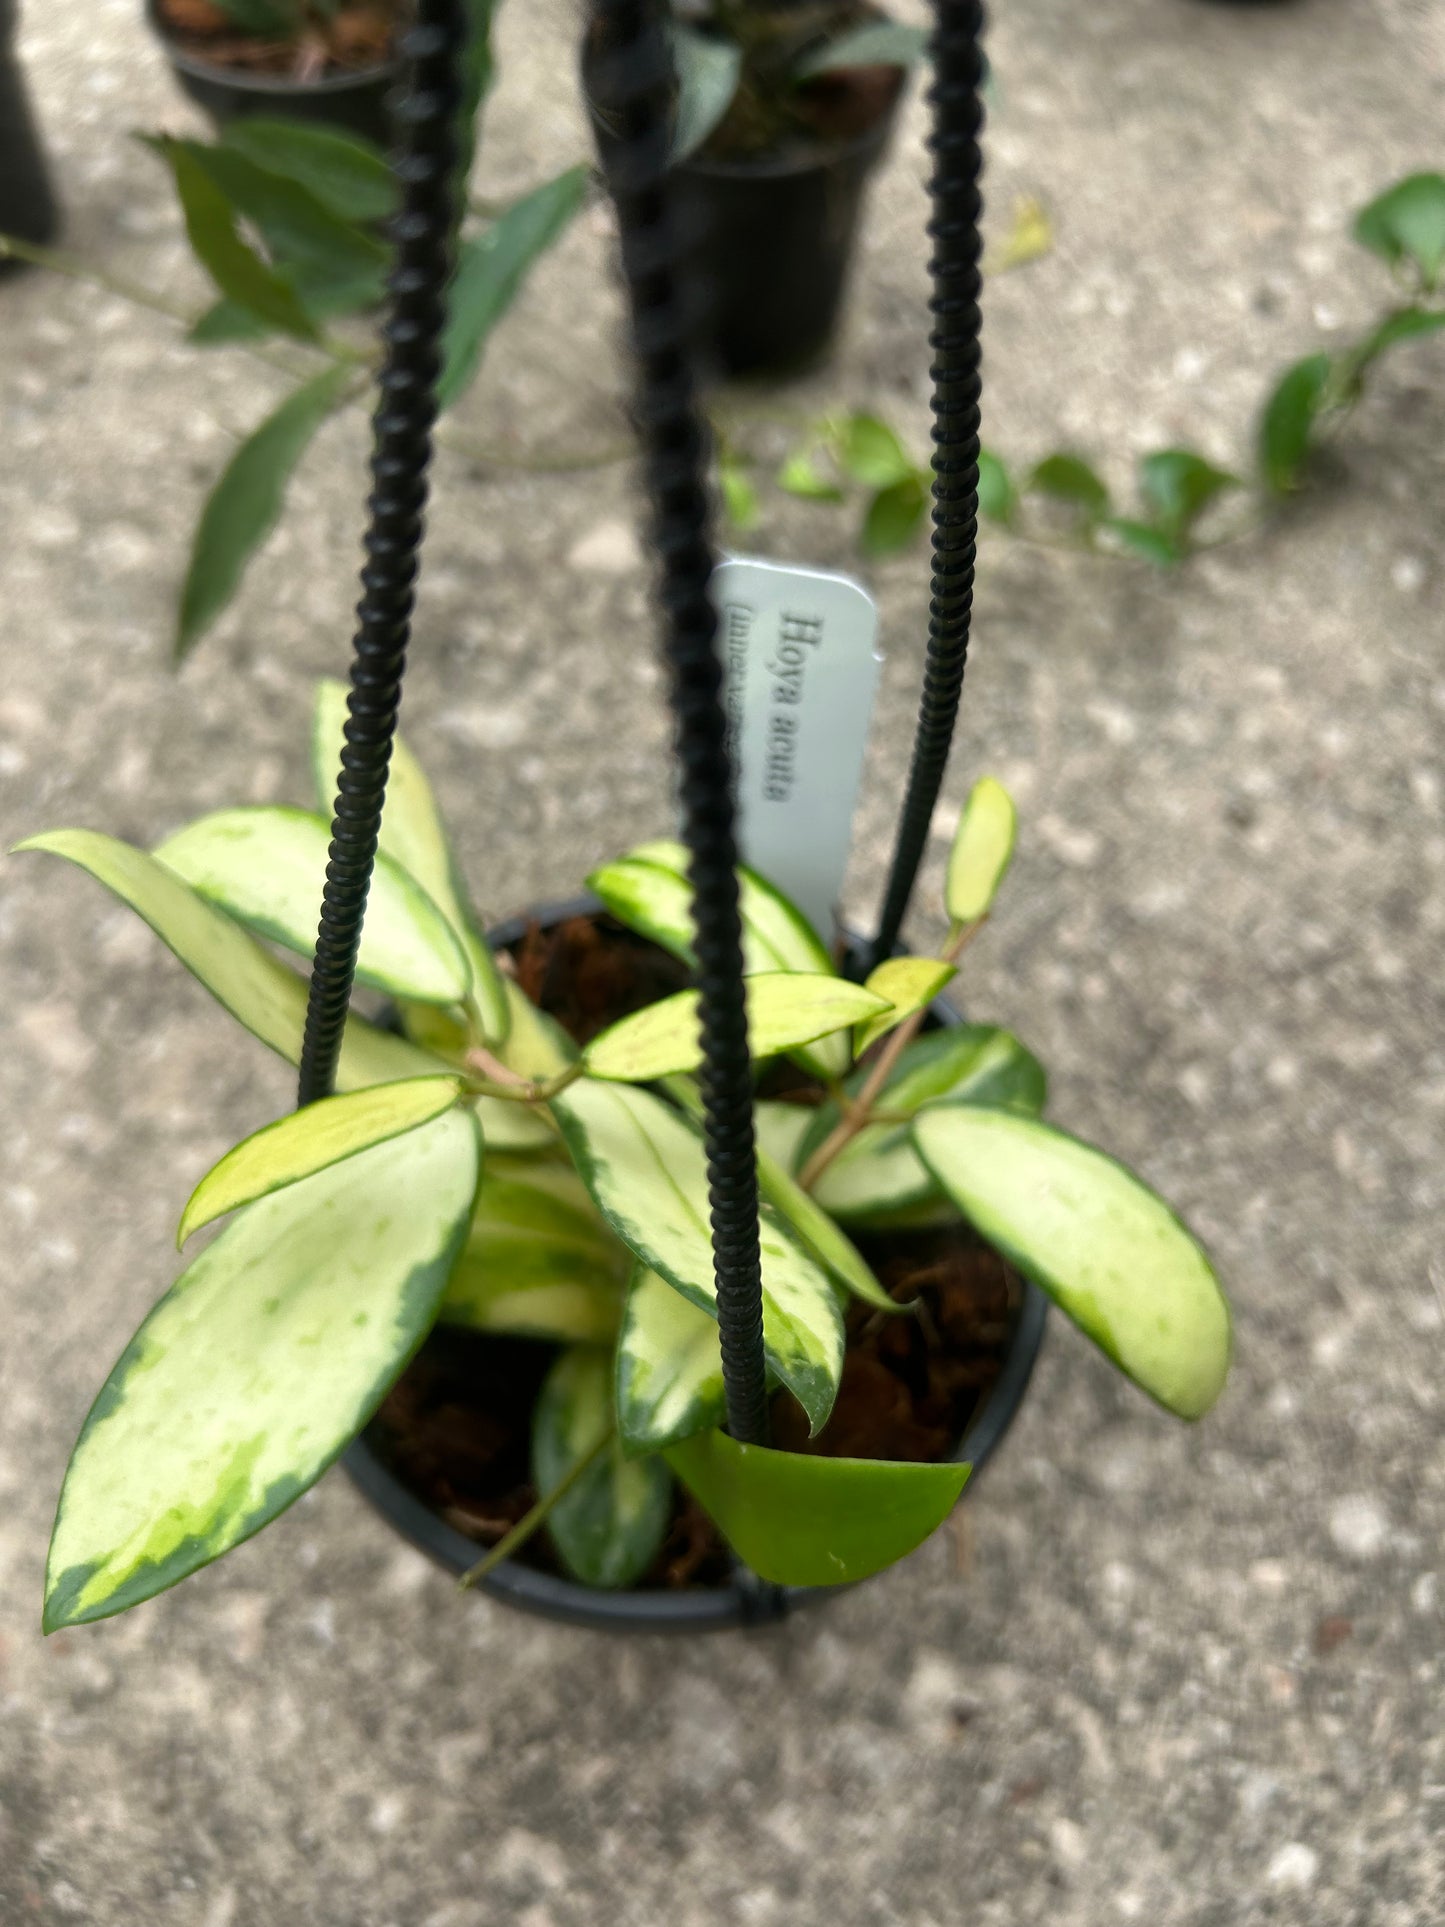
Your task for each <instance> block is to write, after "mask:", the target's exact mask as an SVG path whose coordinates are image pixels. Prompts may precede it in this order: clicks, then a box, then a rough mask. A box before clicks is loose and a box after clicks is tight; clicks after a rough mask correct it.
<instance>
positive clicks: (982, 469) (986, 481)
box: [978, 448, 1018, 523]
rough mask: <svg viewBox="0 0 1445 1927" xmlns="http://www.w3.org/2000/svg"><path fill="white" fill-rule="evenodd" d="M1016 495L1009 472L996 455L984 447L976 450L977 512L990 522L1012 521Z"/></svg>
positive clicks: (1016, 504)
mask: <svg viewBox="0 0 1445 1927" xmlns="http://www.w3.org/2000/svg"><path fill="white" fill-rule="evenodd" d="M1017 507H1018V496H1017V494H1016V493H1015V491H1014V485H1013V483H1012V481H1011V480H1010V479H1009V472H1008V470H1007V469H1006V468H1005V467H1004V465H1003V463H1002V462H1001V461H1000V460H999V458H998V456H997V455H991V454H990V453H989V451H988V450H987V449H986V448H981V449H980V450H979V452H978V512H979V514H980V515H986V516H987V517H988V519H989V521H990V522H1003V523H1009V522H1012V520H1013V518H1014V511H1015V510H1016V509H1017Z"/></svg>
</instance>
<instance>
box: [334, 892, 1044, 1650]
mask: <svg viewBox="0 0 1445 1927" xmlns="http://www.w3.org/2000/svg"><path fill="white" fill-rule="evenodd" d="M598 909H599V906H598V904H597V902H596V900H595V898H591V897H583V898H579V899H577V900H575V901H572V902H568V903H564V904H549V905H546V906H544V907H543V908H542V909H540V910H539V911H537V912H535V913H534V915H533V916H532V917H530V918H518V919H516V920H514V921H513V922H510V923H507V924H504V925H502V926H501V927H500V928H498V929H495V930H493V931H492V932H491V933H490V938H489V940H490V942H491V944H492V945H493V947H494V948H495V949H498V950H507V949H509V948H511V947H512V946H515V945H517V944H518V943H520V942H521V940H522V938H523V936H524V934H525V932H526V931H527V929H528V927H529V925H532V926H534V927H537V926H540V928H542V929H543V930H548V929H553V928H555V927H556V926H557V925H559V924H561V923H563V922H564V921H567V920H569V919H572V918H577V917H592V916H594V915H595V914H596V912H597V911H598ZM961 1021H962V1020H961V1019H960V1017H959V1015H958V1013H957V1012H956V1011H955V1010H954V1009H953V1008H952V1007H951V1006H950V1005H949V1004H947V1003H946V1002H944V1001H942V1000H939V1001H938V1002H937V1003H935V1004H934V1006H933V1009H932V1023H931V1025H930V1027H931V1028H932V1027H946V1026H951V1025H956V1024H958V1023H960V1022H961ZM1047 1309H1048V1300H1047V1299H1046V1298H1045V1297H1044V1295H1043V1293H1042V1292H1041V1291H1039V1290H1038V1288H1037V1287H1036V1286H1034V1285H1033V1284H1031V1283H1028V1282H1027V1281H1025V1280H1020V1281H1019V1293H1018V1296H1017V1299H1016V1302H1015V1304H1014V1308H1013V1312H1012V1316H1011V1319H1010V1324H1009V1331H1008V1336H1007V1339H1006V1341H1005V1344H1004V1350H1003V1354H1002V1358H1001V1360H1000V1367H999V1370H998V1374H997V1377H996V1378H995V1379H994V1381H993V1383H992V1384H991V1385H990V1386H989V1387H988V1389H987V1390H986V1391H985V1392H984V1393H983V1395H982V1396H981V1398H980V1399H979V1401H978V1403H977V1405H976V1406H975V1408H974V1410H973V1412H972V1414H971V1416H970V1417H969V1419H968V1421H967V1423H966V1425H965V1427H964V1429H963V1432H962V1435H961V1436H960V1437H959V1438H958V1439H957V1440H956V1441H955V1443H954V1448H953V1450H952V1451H951V1452H950V1453H949V1454H948V1455H947V1456H949V1457H950V1458H952V1459H954V1460H955V1461H957V1462H963V1461H967V1462H969V1463H970V1464H971V1465H972V1466H973V1468H974V1476H975V1477H976V1476H977V1474H978V1472H979V1470H980V1469H981V1468H982V1467H983V1465H984V1464H985V1463H986V1462H987V1460H988V1459H989V1458H990V1457H992V1455H993V1453H994V1452H995V1451H996V1450H997V1448H998V1446H999V1443H1000V1441H1001V1440H1002V1438H1003V1436H1004V1434H1005V1432H1007V1430H1008V1428H1009V1426H1010V1425H1011V1424H1012V1423H1013V1419H1014V1415H1015V1413H1016V1412H1017V1411H1018V1409H1019V1406H1020V1405H1021V1403H1022V1402H1023V1396H1024V1392H1025V1390H1026V1389H1027V1386H1028V1382H1029V1376H1030V1374H1031V1373H1032V1371H1033V1367H1034V1361H1035V1359H1036V1358H1037V1356H1038V1351H1039V1346H1040V1344H1041V1343H1042V1340H1043V1331H1044V1320H1045V1315H1046V1312H1047ZM458 1343H459V1351H458V1356H457V1357H456V1358H454V1359H453V1360H451V1361H449V1362H448V1363H447V1364H445V1365H444V1366H443V1367H442V1372H443V1375H445V1374H446V1373H447V1372H452V1373H454V1374H456V1373H460V1374H461V1376H462V1377H463V1378H465V1379H467V1380H468V1381H469V1382H468V1384H467V1386H466V1390H467V1392H469V1393H470V1394H472V1395H473V1396H477V1395H480V1396H482V1398H483V1400H484V1402H485V1403H486V1404H487V1405H488V1406H489V1407H491V1406H494V1405H495V1407H496V1408H497V1409H498V1411H506V1409H507V1408H509V1407H511V1406H524V1407H528V1406H529V1405H530V1401H531V1398H532V1396H533V1395H534V1391H535V1387H536V1385H538V1384H540V1380H541V1376H542V1373H543V1371H544V1370H545V1359H546V1354H547V1352H548V1349H549V1348H548V1347H546V1346H544V1345H540V1344H534V1343H532V1342H530V1341H526V1340H517V1339H509V1338H501V1337H497V1338H490V1339H489V1338H485V1337H483V1336H482V1335H480V1334H464V1335H461V1336H460V1337H459V1341H458ZM448 1396H449V1394H448V1393H447V1392H446V1391H445V1390H443V1392H442V1398H443V1400H445V1399H446V1398H447V1397H448ZM513 1416H514V1417H515V1415H513ZM526 1427H527V1415H526V1414H525V1413H523V1414H522V1415H521V1417H520V1420H519V1421H518V1430H519V1435H520V1437H521V1439H522V1440H523V1441H525V1437H526ZM428 1449H430V1448H428ZM344 1463H345V1465H346V1469H347V1471H348V1472H349V1473H350V1475H351V1477H352V1479H353V1480H354V1481H355V1483H356V1485H357V1486H358V1487H359V1489H360V1490H361V1492H362V1494H363V1495H364V1496H365V1497H366V1498H367V1499H369V1500H370V1502H371V1503H372V1505H374V1506H375V1507H376V1509H377V1510H378V1511H379V1512H380V1513H382V1514H383V1516H384V1517H385V1518H386V1519H388V1520H389V1521H390V1523H391V1524H392V1525H393V1526H394V1527H395V1528H396V1530H397V1531H398V1532H399V1533H400V1534H401V1535H402V1537H403V1538H404V1539H407V1540H409V1541H410V1542H411V1544H412V1545H414V1546H416V1547H417V1548H418V1550H419V1551H421V1552H424V1553H425V1554H426V1555H427V1556H428V1558H430V1559H432V1560H434V1561H435V1562H436V1564H437V1565H439V1566H441V1567H442V1568H443V1569H444V1570H445V1571H447V1572H451V1573H455V1574H461V1573H463V1572H466V1571H467V1570H468V1569H469V1568H470V1567H471V1566H473V1565H475V1564H476V1562H477V1560H478V1559H479V1558H480V1557H481V1553H482V1548H481V1547H480V1546H479V1545H478V1543H477V1541H476V1540H475V1539H472V1538H469V1537H468V1536H467V1535H466V1534H465V1533H463V1532H461V1531H459V1530H458V1529H457V1527H456V1526H455V1525H453V1524H451V1523H450V1522H449V1521H448V1520H447V1519H445V1518H444V1517H442V1516H441V1514H440V1513H439V1512H438V1511H436V1510H434V1509H433V1508H432V1506H431V1505H429V1504H427V1503H426V1502H425V1501H424V1500H423V1499H422V1498H421V1497H420V1496H418V1494H417V1493H416V1492H415V1491H414V1490H413V1489H412V1488H411V1487H410V1486H409V1485H408V1484H407V1483H406V1481H405V1480H404V1479H403V1478H402V1477H401V1476H400V1474H399V1472H398V1470H397V1469H396V1453H395V1450H394V1443H393V1439H392V1436H391V1435H390V1434H389V1431H388V1428H387V1425H386V1423H385V1421H384V1419H378V1420H375V1421H373V1423H372V1424H371V1425H370V1426H368V1428H367V1429H366V1431H365V1432H364V1433H363V1434H362V1436H361V1437H360V1438H359V1439H358V1440H357V1441H356V1442H355V1444H353V1445H352V1446H351V1448H350V1449H349V1450H348V1452H347V1454H346V1457H345V1460H344ZM480 1588H481V1589H482V1590H484V1591H486V1592H488V1593H490V1594H491V1595H492V1596H493V1597H494V1598H496V1599H500V1600H503V1601H505V1602H506V1603H507V1604H508V1605H512V1606H518V1607H521V1608H522V1609H523V1610H524V1611H527V1612H533V1613H537V1614H540V1615H541V1616H543V1617H544V1618H548V1619H558V1620H564V1621H567V1622H569V1623H570V1624H573V1625H579V1626H592V1627H600V1628H602V1629H604V1630H611V1631H622V1632H669V1631H672V1632H713V1631H719V1630H721V1629H723V1628H727V1627H735V1626H753V1625H760V1624H766V1623H770V1622H774V1621H777V1620H780V1619H782V1618H784V1617H786V1616H787V1615H788V1614H789V1613H790V1612H791V1611H792V1610H794V1608H796V1607H797V1606H800V1605H804V1604H806V1603H808V1602H809V1601H810V1600H813V1599H815V1598H819V1597H822V1596H824V1595H825V1593H826V1592H828V1591H831V1590H834V1589H833V1588H808V1587H796V1586H794V1587H784V1586H774V1585H769V1584H767V1583H765V1582H764V1581H762V1580H760V1579H758V1578H757V1577H756V1576H755V1575H754V1574H752V1573H750V1572H748V1571H746V1570H745V1569H743V1568H741V1567H735V1568H734V1570H733V1571H732V1573H731V1575H730V1576H728V1577H727V1578H726V1579H724V1580H722V1581H721V1582H714V1583H712V1584H697V1585H693V1586H690V1587H687V1588H685V1589H667V1588H663V1587H661V1586H659V1587H657V1588H656V1589H651V1590H642V1589H638V1590H631V1591H619V1592H605V1591H599V1590H595V1589H593V1588H591V1587H588V1586H584V1585H581V1584H579V1583H578V1582H577V1581H576V1580H573V1579H569V1578H566V1577H564V1576H562V1575H560V1574H558V1573H555V1572H549V1571H545V1570H543V1569H541V1568H540V1567H538V1566H535V1565H532V1564H527V1563H522V1562H521V1561H519V1560H516V1559H511V1560H504V1561H503V1562H502V1563H501V1564H500V1565H498V1566H496V1567H494V1568H493V1569H492V1571H491V1572H489V1573H488V1574H486V1575H485V1576H484V1577H483V1578H482V1580H481V1581H480Z"/></svg>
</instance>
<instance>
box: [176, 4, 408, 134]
mask: <svg viewBox="0 0 1445 1927" xmlns="http://www.w3.org/2000/svg"><path fill="white" fill-rule="evenodd" d="M146 18H147V19H148V20H149V22H150V25H151V29H152V31H153V32H154V34H155V36H156V38H157V39H158V40H159V41H160V43H161V45H162V47H163V48H164V49H165V54H166V58H167V60H169V62H170V64H171V68H172V70H173V72H174V73H175V76H176V79H177V80H178V81H179V82H180V85H181V87H182V89H183V91H184V92H185V93H187V94H189V95H190V97H191V99H192V100H193V101H195V103H196V105H197V106H198V107H199V108H201V109H202V111H203V112H204V113H206V114H208V115H209V116H210V118H211V119H212V120H213V121H214V122H215V123H216V125H217V126H218V127H224V126H225V125H226V123H227V122H228V121H233V120H243V119H245V118H247V117H248V116H254V115H261V116H264V117H265V118H266V119H268V120H299V121H309V122H311V123H313V124H314V125H317V126H321V127H336V128H340V129H341V130H342V131H343V132H345V133H349V134H359V135H361V136H362V138H363V139H365V140H369V141H373V142H375V144H376V145H377V146H378V147H389V146H390V145H391V138H392V125H391V108H390V101H391V97H392V94H393V93H394V92H395V90H396V88H397V86H398V85H399V83H400V80H401V77H402V63H401V60H400V58H399V57H393V58H392V59H390V60H387V61H384V62H382V63H381V64H380V65H379V66H375V67H367V68H364V69H361V70H360V71H358V72H356V73H344V74H328V75H323V76H322V77H321V78H319V79H316V80H298V79H297V78H295V76H294V75H289V74H270V73H258V72H255V71H252V70H249V69H244V68H239V67H226V66H222V65H221V64H220V63H219V62H216V61H211V60H206V59H205V58H204V57H203V56H201V55H199V54H196V53H193V52H191V51H189V50H188V49H187V48H185V47H183V46H182V45H181V44H180V42H179V41H177V40H176V39H175V37H174V36H173V35H172V34H170V33H169V32H168V31H167V29H166V25H165V22H164V20H163V19H162V17H161V13H160V9H159V7H158V5H157V0H146Z"/></svg>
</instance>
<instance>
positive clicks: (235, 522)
mask: <svg viewBox="0 0 1445 1927" xmlns="http://www.w3.org/2000/svg"><path fill="white" fill-rule="evenodd" d="M351 379H352V372H351V370H350V369H348V368H346V367H341V366H338V367H335V368H328V369H327V370H326V371H325V372H324V373H323V374H320V375H317V376H315V377H314V378H313V379H312V380H311V381H308V382H303V383H302V385H301V387H299V388H297V389H295V390H293V392H292V393H291V394H289V395H288V396H287V397H286V399H285V401H283V402H282V404H281V406H280V407H279V408H278V409H277V410H276V411H275V413H274V414H272V415H268V416H267V417H266V419H265V421H263V422H262V423H261V426H260V427H259V428H257V429H255V430H253V431H252V433H251V434H249V435H248V436H247V437H246V439H245V441H243V442H242V443H241V445H240V447H239V448H238V449H237V450H236V452H235V454H234V455H233V456H232V457H231V459H230V461H229V462H227V464H226V466H225V468H224V469H223V470H222V472H221V476H220V479H219V480H218V481H217V483H216V485H215V487H214V488H213V489H212V490H211V492H210V494H209V495H208V496H207V497H206V504H205V507H204V508H203V509H202V510H201V519H200V521H199V522H198V523H197V524H196V533H195V536H194V538H193V540H192V543H191V557H190V561H189V563H188V564H187V567H186V580H185V584H184V586H183V588H182V589H181V601H180V609H179V611H178V615H177V624H176V643H175V650H176V655H177V657H181V656H184V655H186V654H188V653H189V651H190V650H191V649H193V648H194V647H195V645H196V643H197V642H199V641H200V639H201V637H202V636H203V635H204V634H205V632H206V630H207V629H209V628H210V626H211V624H212V623H213V622H214V621H215V620H216V618H217V617H218V616H219V615H220V614H221V613H222V612H223V610H225V608H226V607H227V606H228V604H229V603H230V601H231V598H232V597H233V596H234V595H235V593H236V591H237V589H238V588H239V587H240V584H241V577H242V576H243V575H244V574H245V572H246V566H247V564H248V563H249V562H250V560H251V558H252V556H253V555H255V553H256V551H257V550H258V549H259V548H260V547H261V545H262V543H264V542H265V541H266V539H267V537H268V536H269V535H270V534H271V531H272V530H273V529H274V528H275V526H276V524H277V522H278V521H279V520H280V519H281V510H282V507H283V505H284V503H285V500H286V487H287V484H288V483H289V482H290V480H291V477H292V475H293V473H294V472H295V469H296V465H297V463H298V462H299V461H300V460H301V457H302V456H303V455H304V454H305V453H306V450H307V448H308V447H309V446H310V444H311V441H312V439H313V437H314V436H315V434H316V432H317V430H318V429H319V428H320V427H321V426H322V424H323V423H324V422H325V421H326V420H327V419H328V418H329V417H330V416H332V415H334V414H335V412H336V410H337V409H338V408H339V407H340V406H341V404H342V402H343V401H344V400H345V398H346V392H347V388H348V386H349V384H350V382H351Z"/></svg>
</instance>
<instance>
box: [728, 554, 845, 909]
mask: <svg viewBox="0 0 1445 1927" xmlns="http://www.w3.org/2000/svg"><path fill="white" fill-rule="evenodd" d="M712 593H713V600H714V602H715V603H716V605H717V611H718V619H719V632H718V646H719V649H720V651H721V654H722V659H723V663H724V668H725V674H726V698H727V712H728V740H729V745H730V748H731V751H732V756H733V763H734V767H735V768H736V770H737V773H738V834H739V842H740V845H741V848H742V853H743V860H744V861H745V862H746V863H748V864H749V865H750V866H751V867H752V868H753V869H755V870H758V871H760V872H761V873H762V875H763V876H765V877H766V878H767V879H768V880H769V882H771V883H773V884H775V885H776V886H777V887H778V889H780V890H782V891H784V892H785V893H786V894H787V895H788V896H790V897H791V898H792V899H793V900H794V902H795V903H796V904H797V905H798V907H799V908H800V909H801V910H802V911H803V913H804V914H805V915H806V916H807V917H808V919H809V920H810V921H811V923H812V924H813V925H814V927H815V928H816V930H817V931H818V933H819V935H820V936H821V937H822V938H823V940H824V942H828V941H830V940H831V938H832V935H833V921H834V912H835V909H836V906H837V903H838V899H839V897H840V895H841V894H842V889H843V871H844V869H845V867H846V865H847V862H848V850H849V846H850V844H851V842H852V831H853V807H854V804H855V803H856V802H857V799H858V785H859V782H860V780H861V778H862V775H863V756H864V752H865V750H866V748H867V744H868V723H869V719H870V717H871V715H872V713H873V698H874V695H875V693H876V692H877V688H878V671H879V667H880V664H881V662H882V657H881V656H880V655H879V654H878V653H877V649H876V646H875V645H876V641H877V636H878V610H877V607H876V605H875V604H874V601H873V598H872V597H871V596H870V595H869V594H868V593H867V591H866V590H865V589H863V588H861V587H860V586H859V584H858V583H856V582H854V581H852V580H850V578H849V577H847V576H845V575H833V574H830V573H829V572H828V571H826V570H823V569H805V568H798V567H794V566H785V565H783V564H781V563H777V562H755V561H753V560H751V559H750V558H748V557H745V556H736V557H732V558H730V559H729V560H728V561H726V562H723V563H720V564H719V566H718V568H717V569H716V571H715V572H714V574H713V590H712Z"/></svg>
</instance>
